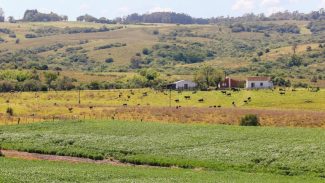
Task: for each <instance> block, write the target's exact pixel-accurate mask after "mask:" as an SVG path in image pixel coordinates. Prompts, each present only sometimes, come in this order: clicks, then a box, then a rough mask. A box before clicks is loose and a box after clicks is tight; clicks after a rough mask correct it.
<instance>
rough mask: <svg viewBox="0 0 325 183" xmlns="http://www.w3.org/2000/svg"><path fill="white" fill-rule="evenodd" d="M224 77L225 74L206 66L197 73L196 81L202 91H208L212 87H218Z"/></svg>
mask: <svg viewBox="0 0 325 183" xmlns="http://www.w3.org/2000/svg"><path fill="white" fill-rule="evenodd" d="M223 77H224V73H223V72H222V71H220V70H217V69H215V68H213V67H211V66H207V65H205V66H203V67H202V68H200V70H199V71H197V73H196V74H195V77H194V80H195V82H196V83H197V84H198V85H199V87H200V88H201V89H208V88H209V87H210V86H216V87H218V84H219V83H220V82H221V81H222V80H223Z"/></svg>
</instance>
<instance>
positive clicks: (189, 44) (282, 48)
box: [0, 20, 325, 87]
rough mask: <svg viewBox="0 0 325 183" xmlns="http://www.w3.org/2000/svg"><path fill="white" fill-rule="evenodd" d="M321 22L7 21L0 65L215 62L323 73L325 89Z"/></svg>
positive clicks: (301, 77) (1, 29) (301, 76)
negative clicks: (197, 23) (181, 23)
mask: <svg viewBox="0 0 325 183" xmlns="http://www.w3.org/2000/svg"><path fill="white" fill-rule="evenodd" d="M321 25H322V24H321V23H317V24H312V23H310V22H309V21H293V20H287V21H255V22H246V23H241V24H238V23H228V24H227V23H219V24H213V25H196V24H189V25H174V24H138V25H131V24H130V25H119V24H100V23H85V22H42V23H41V22H33V23H27V22H24V23H1V24H0V38H1V39H0V40H1V43H0V56H1V57H0V68H1V69H23V70H24V69H28V70H30V69H37V70H48V69H49V70H55V71H61V70H64V71H74V72H80V73H85V72H88V73H89V72H91V73H94V72H96V73H98V72H100V73H101V72H137V71H138V70H139V69H143V68H154V69H157V70H158V71H160V72H162V73H165V74H168V75H176V74H177V75H179V74H181V75H193V74H194V72H195V71H196V70H197V68H199V67H200V66H201V65H203V64H208V65H212V66H215V67H217V68H219V69H222V70H225V71H226V72H227V73H228V74H229V75H232V76H248V75H257V74H258V75H270V76H278V77H283V78H287V79H290V80H293V81H297V82H298V81H300V82H307V83H310V80H311V78H313V77H316V78H317V80H318V83H313V85H316V86H321V87H322V86H324V78H325V75H324V73H325V72H324V71H325V64H324V59H323V58H324V56H325V48H324V47H325V44H324V42H325V40H324V34H325V33H324V32H322V31H319V30H322V29H321V28H318V27H317V26H321ZM316 30H317V31H316ZM293 45H296V46H295V48H296V49H295V50H293V49H292V48H293ZM294 52H295V53H296V55H297V57H295V58H298V59H299V60H298V62H296V60H295V58H292V55H293V54H294Z"/></svg>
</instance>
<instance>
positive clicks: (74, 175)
mask: <svg viewBox="0 0 325 183" xmlns="http://www.w3.org/2000/svg"><path fill="white" fill-rule="evenodd" d="M0 164H1V165H2V166H0V177H1V181H2V182H8V183H9V182H25V183H34V182H52V181H53V180H60V182H103V181H104V182H105V181H106V182H112V183H119V182H179V183H192V182H215V180H218V182H233V183H241V182H265V183H273V182H286V183H318V182H322V180H321V178H313V177H311V176H308V177H307V176H281V175H273V174H262V173H246V172H240V171H206V170H201V171H193V170H186V169H180V168H172V169H169V168H153V167H139V166H116V165H109V164H100V165H98V164H91V163H67V162H52V161H32V160H21V159H14V158H0ZM49 172H50V174H51V175H49ZM26 177H28V178H26ZM13 179H14V181H13Z"/></svg>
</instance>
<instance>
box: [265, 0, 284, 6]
mask: <svg viewBox="0 0 325 183" xmlns="http://www.w3.org/2000/svg"><path fill="white" fill-rule="evenodd" d="M279 4H280V0H263V1H262V2H261V5H262V6H276V5H279Z"/></svg>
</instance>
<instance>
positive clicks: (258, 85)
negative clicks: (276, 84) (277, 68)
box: [246, 76, 273, 89]
mask: <svg viewBox="0 0 325 183" xmlns="http://www.w3.org/2000/svg"><path fill="white" fill-rule="evenodd" d="M246 88H247V89H263V88H273V83H272V81H271V78H270V77H260V76H258V77H248V78H247V80H246Z"/></svg>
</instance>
